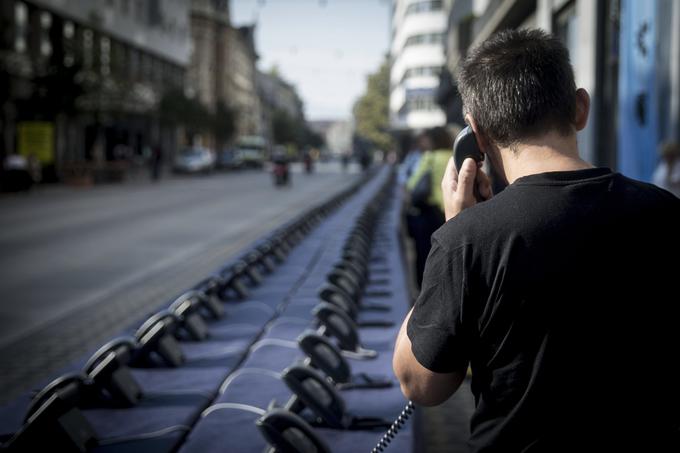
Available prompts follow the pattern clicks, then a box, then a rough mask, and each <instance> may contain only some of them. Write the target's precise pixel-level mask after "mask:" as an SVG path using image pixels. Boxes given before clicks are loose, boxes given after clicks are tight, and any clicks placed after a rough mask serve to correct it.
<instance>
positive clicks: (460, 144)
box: [453, 126, 484, 172]
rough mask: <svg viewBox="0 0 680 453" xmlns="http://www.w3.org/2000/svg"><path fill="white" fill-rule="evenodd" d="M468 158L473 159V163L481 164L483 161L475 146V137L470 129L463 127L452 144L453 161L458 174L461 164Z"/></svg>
mask: <svg viewBox="0 0 680 453" xmlns="http://www.w3.org/2000/svg"><path fill="white" fill-rule="evenodd" d="M468 157H471V158H473V159H474V160H475V162H482V161H483V160H484V153H482V151H481V150H480V149H479V145H477V137H476V136H475V133H474V131H473V130H472V128H471V127H470V126H465V128H464V129H463V130H462V131H460V133H459V134H458V136H457V137H456V140H455V141H454V142H453V161H454V163H455V164H456V170H457V171H458V172H460V169H461V167H462V166H463V162H464V161H465V159H467V158H468Z"/></svg>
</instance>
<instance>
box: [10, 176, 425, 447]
mask: <svg viewBox="0 0 680 453" xmlns="http://www.w3.org/2000/svg"><path fill="white" fill-rule="evenodd" d="M386 178H387V172H386V171H383V172H382V173H381V174H379V175H378V176H377V177H376V178H374V179H373V180H371V181H370V182H368V183H367V184H366V185H365V186H364V187H363V188H362V189H361V190H359V191H358V192H357V193H356V194H355V195H354V196H353V197H351V198H349V199H347V200H346V201H345V203H344V204H343V205H341V206H340V207H339V208H338V209H336V210H335V211H334V212H332V213H330V215H328V216H327V217H326V218H325V219H324V220H323V221H322V222H321V223H319V224H318V225H317V226H316V228H315V229H313V230H312V231H311V232H310V234H309V235H308V236H307V237H306V238H305V239H304V240H303V241H302V242H300V243H299V244H298V245H297V246H295V247H294V248H293V249H292V250H291V252H290V253H289V255H288V257H287V259H286V260H285V261H284V262H283V263H280V264H278V265H277V267H276V269H275V271H274V272H273V273H272V274H269V275H266V276H265V277H264V280H263V282H262V284H261V285H260V286H256V287H250V288H249V291H250V295H249V296H248V297H247V298H246V300H244V301H229V302H227V303H225V305H224V308H225V316H224V317H223V318H222V319H219V320H208V321H207V325H208V329H209V331H210V337H209V339H208V340H206V341H203V342H182V343H181V347H182V350H183V352H184V354H185V355H186V357H187V363H186V364H184V365H183V366H181V367H179V368H136V369H133V370H132V375H133V376H134V378H135V379H136V380H137V381H138V382H139V383H140V384H141V386H142V388H143V390H144V392H145V396H144V398H143V400H142V402H141V403H140V404H139V405H138V406H136V407H133V408H128V409H114V408H96V409H87V410H84V414H85V417H86V418H87V419H88V420H89V421H90V423H91V424H92V425H93V426H94V428H95V430H96V432H97V433H98V435H99V436H100V437H101V438H108V439H110V438H118V437H126V436H138V435H140V434H145V433H151V432H156V431H159V430H161V434H162V435H158V436H155V437H153V438H150V439H135V440H130V441H126V442H122V441H121V442H117V443H114V444H112V445H107V446H102V447H99V448H97V450H96V451H98V452H105V453H114V452H123V453H126V452H132V451H145V452H146V451H150V452H158V453H161V452H168V451H172V450H175V449H177V448H178V443H179V442H180V441H182V440H183V443H182V445H181V447H179V448H180V451H182V452H212V451H214V452H218V451H219V452H223V451H234V452H239V453H247V452H257V453H261V452H262V451H263V449H264V448H265V442H264V440H263V438H262V436H261V435H260V433H259V431H258V430H257V428H256V426H255V424H254V422H255V420H256V419H257V418H258V417H259V416H258V415H257V414H255V413H252V412H248V411H243V410H236V409H226V408H219V407H220V406H219V405H220V404H223V403H240V404H247V405H252V406H255V407H258V408H262V409H266V407H267V406H268V405H269V403H270V402H271V401H272V400H276V401H277V403H278V404H279V405H284V404H285V403H286V402H287V400H288V399H289V398H290V396H291V392H290V390H289V389H288V388H287V387H286V385H285V384H284V383H283V382H282V381H281V379H280V378H278V377H276V376H272V375H271V373H280V372H281V371H282V370H283V369H285V368H286V367H288V366H289V365H291V364H293V363H295V362H298V361H301V360H303V359H304V356H303V354H302V352H301V351H300V350H299V348H297V347H295V345H294V344H293V345H292V346H293V347H290V346H291V344H290V342H294V341H295V340H296V339H297V338H298V336H299V335H300V334H301V333H302V332H303V331H305V330H307V329H310V328H314V327H315V323H314V320H313V318H312V315H311V311H312V309H313V308H314V307H315V306H316V305H317V304H318V303H319V299H318V296H317V293H318V290H319V287H320V286H321V285H322V284H323V283H324V282H325V280H326V275H327V274H328V272H329V271H330V270H331V269H332V268H333V266H334V264H336V263H337V261H338V259H339V258H340V256H341V254H342V250H343V246H344V244H345V242H346V239H347V237H348V235H349V233H350V231H351V230H352V227H353V226H354V225H355V224H356V220H357V218H358V217H359V215H360V214H361V212H362V210H363V208H364V207H365V206H366V205H367V203H370V202H371V200H373V198H374V196H375V194H376V193H377V191H378V189H379V188H380V187H381V186H382V185H383V183H384V182H385V181H386ZM392 196H393V198H394V197H398V196H399V192H398V191H396V189H395V191H394V192H393V194H392ZM399 206H400V204H399V203H397V202H391V203H382V204H381V208H382V209H383V212H382V217H380V219H379V221H378V223H377V226H376V228H377V230H376V233H375V236H374V243H373V250H372V255H373V258H372V262H371V264H370V270H369V273H370V279H371V281H372V283H370V284H369V285H368V287H367V288H366V290H367V294H368V295H366V296H365V297H363V300H362V302H363V303H364V304H388V305H390V307H391V309H390V310H389V311H362V312H361V313H360V316H359V319H360V320H391V321H393V322H394V323H395V325H394V326H392V327H388V328H386V327H365V328H361V329H360V336H361V340H362V343H363V345H364V346H365V347H367V348H371V349H376V350H378V351H379V356H378V357H377V358H375V359H372V360H353V359H348V361H349V362H350V364H351V366H352V372H353V374H355V375H356V374H359V373H368V374H369V375H373V376H376V375H377V376H383V377H388V378H391V379H392V380H394V377H393V376H392V375H391V358H392V348H393V345H394V339H395V336H396V334H397V331H398V328H399V323H400V322H401V321H402V319H403V317H404V315H405V313H406V310H407V307H408V293H407V290H406V287H405V285H404V275H405V272H404V269H403V267H402V262H403V261H402V257H401V249H400V247H399V246H398V224H399ZM388 291H389V292H390V293H391V294H390V295H381V294H380V293H383V292H388ZM371 294H373V295H371ZM142 320H143V319H142ZM142 320H140V321H142ZM137 325H139V323H137V324H136V325H134V326H130V328H129V329H126V330H125V332H124V333H127V334H130V333H133V332H134V331H135V329H136V327H137ZM258 338H259V341H257V342H256V340H258ZM281 340H283V341H281ZM85 359H86V358H84V359H83V360H82V361H80V362H78V363H76V364H74V365H71V366H70V367H68V368H69V370H74V369H78V368H79V367H80V366H82V363H83V362H84V360H85ZM252 369H259V370H265V371H264V372H263V373H262V372H255V373H253V372H250V371H248V370H252ZM267 370H268V372H267ZM395 383H396V381H395ZM341 394H342V395H343V397H344V399H345V402H346V405H347V408H348V411H349V412H350V413H352V414H354V415H362V416H371V417H382V418H385V419H389V420H390V421H391V420H393V419H394V418H395V417H396V416H397V415H398V414H399V413H400V412H401V410H402V408H403V406H404V405H405V403H406V402H405V401H404V398H403V396H402V395H401V392H400V390H399V387H398V386H397V385H394V386H393V387H391V388H387V389H353V390H343V391H342V392H341ZM28 401H29V398H28V396H26V397H24V398H21V399H17V400H15V401H14V402H12V404H10V405H8V406H5V407H3V408H0V431H2V432H5V433H8V432H12V431H15V430H16V429H17V428H18V427H19V426H20V423H21V421H22V418H23V411H22V410H19V408H25V407H26V406H27V404H28ZM206 408H208V409H206ZM215 408H217V409H215ZM213 409H215V410H213ZM201 414H204V415H201ZM176 425H187V426H191V427H192V429H191V431H190V432H189V433H188V434H187V433H185V432H182V431H176V430H172V427H174V426H176ZM163 429H170V432H162V430H163ZM316 432H317V433H319V434H320V435H321V437H322V438H324V439H325V440H326V441H327V443H328V444H329V445H331V446H332V448H333V451H338V452H345V451H370V450H371V448H373V446H374V445H375V444H376V443H377V441H378V440H379V439H380V437H381V436H382V434H383V433H384V430H383V429H376V430H371V431H351V432H350V431H338V430H331V429H326V428H318V429H316ZM185 434H186V437H185ZM412 442H413V428H412V425H411V424H407V425H406V426H405V427H404V429H403V433H401V434H400V435H399V436H398V437H397V438H396V439H395V441H394V442H393V444H392V446H391V447H390V451H395V452H397V451H403V452H406V451H412Z"/></svg>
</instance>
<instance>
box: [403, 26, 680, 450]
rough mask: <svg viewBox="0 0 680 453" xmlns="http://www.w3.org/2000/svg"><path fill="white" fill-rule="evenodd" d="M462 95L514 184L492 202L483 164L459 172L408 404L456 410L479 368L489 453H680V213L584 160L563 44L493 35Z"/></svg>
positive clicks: (424, 296) (463, 79)
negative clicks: (449, 404)
mask: <svg viewBox="0 0 680 453" xmlns="http://www.w3.org/2000/svg"><path fill="white" fill-rule="evenodd" d="M458 88H459V90H460V92H461V96H462V98H463V105H464V113H465V118H466V121H467V122H468V124H470V126H471V127H472V129H473V130H474V132H475V134H476V137H477V142H478V144H479V147H480V149H481V150H482V152H484V153H485V156H486V159H487V160H488V161H489V163H490V164H491V166H492V167H493V168H494V170H495V171H496V172H497V173H498V174H499V175H501V176H502V177H503V178H505V179H506V182H507V183H508V184H509V186H508V187H507V188H506V189H505V190H504V191H503V192H501V193H500V194H498V195H497V196H495V197H493V198H491V195H492V194H491V189H490V185H489V180H488V178H487V177H486V175H485V174H484V172H483V171H482V170H481V168H480V166H479V165H476V164H475V162H474V161H473V160H472V159H467V160H466V161H465V163H464V164H463V167H462V169H461V172H460V175H458V174H457V173H456V170H455V168H454V166H453V163H452V162H449V166H448V168H447V172H446V174H445V176H444V179H443V181H442V189H443V191H444V209H445V213H446V219H447V223H446V224H445V225H444V226H442V227H441V228H440V229H439V230H438V231H437V232H436V233H435V234H434V235H433V238H432V251H431V253H430V255H429V257H428V261H427V265H426V269H425V277H424V281H423V287H422V290H421V293H420V296H419V298H418V300H417V302H416V304H415V306H414V308H413V309H412V311H411V312H410V313H409V315H408V316H407V318H406V320H405V321H404V324H403V325H402V328H401V331H400V333H399V336H398V338H397V343H396V347H395V354H394V361H393V366H394V371H395V374H396V375H397V377H398V379H399V380H400V383H401V387H402V390H403V392H404V394H405V395H406V397H407V398H409V399H411V400H413V401H414V402H415V403H416V404H420V405H424V406H430V405H437V404H440V403H442V402H443V401H445V400H446V399H447V398H448V397H449V396H450V395H452V394H453V393H454V392H455V391H456V390H457V389H458V387H459V386H460V384H461V383H462V382H463V380H464V378H465V374H466V370H467V368H468V366H470V368H471V370H472V392H473V394H474V396H475V404H476V409H475V413H474V415H473V418H472V420H471V436H470V442H469V444H470V446H471V448H472V450H473V451H476V452H519V451H521V452H536V451H541V452H543V451H548V452H555V451H573V452H576V451H579V452H580V451H624V450H625V451H654V452H656V451H680V449H678V443H677V437H678V428H679V426H680V422H679V420H680V397H679V394H680V376H679V374H678V363H677V358H678V349H679V347H680V342H679V341H678V339H679V334H678V332H680V328H679V326H678V323H679V322H680V317H678V314H679V311H680V310H678V302H679V299H680V298H679V297H678V294H677V293H674V292H672V289H673V287H674V286H675V282H674V278H677V276H676V275H675V274H677V268H678V266H677V259H678V256H680V255H679V252H680V250H679V246H678V239H677V238H678V236H677V231H680V222H679V219H678V218H679V217H680V215H679V214H680V200H678V199H677V198H675V197H674V196H673V195H671V194H670V193H668V192H666V191H664V190H661V189H658V188H656V187H654V186H652V185H649V184H644V183H641V182H637V181H633V180H630V179H628V178H626V177H624V176H622V175H620V174H617V173H612V172H611V171H610V170H609V169H605V168H593V167H592V166H591V165H590V164H588V163H587V162H585V161H583V160H582V159H581V158H580V157H579V153H578V146H577V140H576V132H577V131H579V130H581V129H583V128H584V127H585V125H586V122H587V119H588V111H589V97H588V94H587V93H586V92H585V90H583V89H578V90H577V89H576V87H575V85H574V79H573V73H572V69H571V66H570V63H569V55H568V52H567V50H566V49H565V48H564V47H563V46H562V44H561V43H560V42H559V41H558V40H557V39H555V38H554V37H551V36H549V35H547V34H545V33H543V32H541V31H537V30H523V31H506V32H502V33H499V34H496V35H494V36H492V37H491V38H490V39H489V40H487V41H486V42H484V43H482V44H481V45H480V46H479V47H478V48H476V49H474V50H473V51H471V53H470V54H469V55H468V57H467V58H466V59H465V61H464V62H463V63H462V67H461V71H460V76H459V81H458ZM474 185H477V186H478V189H479V193H480V194H481V196H482V198H483V199H484V200H486V201H483V202H478V201H477V200H476V199H475V197H474V195H473V187H474ZM663 256H666V257H667V258H666V259H664V258H663Z"/></svg>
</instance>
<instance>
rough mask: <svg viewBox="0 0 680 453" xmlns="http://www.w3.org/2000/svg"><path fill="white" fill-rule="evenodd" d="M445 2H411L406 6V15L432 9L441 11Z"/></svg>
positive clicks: (431, 0)
mask: <svg viewBox="0 0 680 453" xmlns="http://www.w3.org/2000/svg"><path fill="white" fill-rule="evenodd" d="M443 3H444V2H443V1H442V0H428V1H424V2H415V3H411V4H410V5H408V6H407V7H406V13H405V15H406V16H408V15H409V14H418V13H426V12H430V11H441V10H442V8H443Z"/></svg>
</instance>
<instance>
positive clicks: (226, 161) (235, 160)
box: [217, 148, 243, 169]
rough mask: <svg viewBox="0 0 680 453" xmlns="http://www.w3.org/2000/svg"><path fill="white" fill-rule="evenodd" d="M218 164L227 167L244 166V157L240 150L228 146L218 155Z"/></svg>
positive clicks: (236, 167)
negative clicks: (242, 157)
mask: <svg viewBox="0 0 680 453" xmlns="http://www.w3.org/2000/svg"><path fill="white" fill-rule="evenodd" d="M217 166H218V167H220V168H227V169H238V168H241V167H243V159H241V155H240V153H239V152H238V150H236V149H233V148H226V149H223V150H222V151H220V154H219V156H218V157H217Z"/></svg>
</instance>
